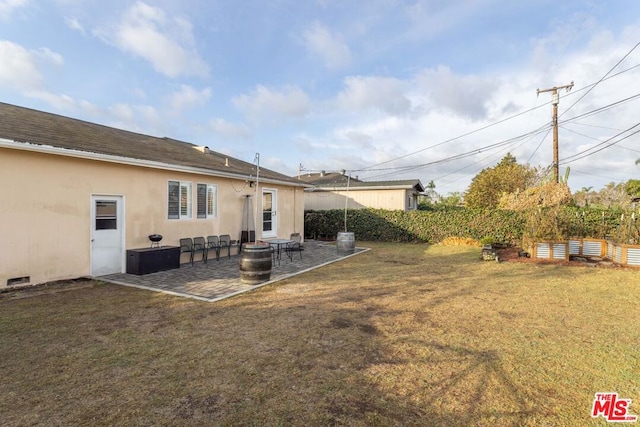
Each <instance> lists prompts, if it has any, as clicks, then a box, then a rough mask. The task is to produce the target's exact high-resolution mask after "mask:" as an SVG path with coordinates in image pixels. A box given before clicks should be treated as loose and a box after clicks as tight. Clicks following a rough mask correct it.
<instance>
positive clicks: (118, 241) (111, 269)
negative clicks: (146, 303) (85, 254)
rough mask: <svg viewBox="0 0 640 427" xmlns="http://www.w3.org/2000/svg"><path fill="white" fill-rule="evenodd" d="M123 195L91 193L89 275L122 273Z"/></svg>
mask: <svg viewBox="0 0 640 427" xmlns="http://www.w3.org/2000/svg"><path fill="white" fill-rule="evenodd" d="M123 213H124V207H123V199H122V196H91V275H92V276H94V277H95V276H103V275H105V274H113V273H123V272H124V268H123V265H124V215H123Z"/></svg>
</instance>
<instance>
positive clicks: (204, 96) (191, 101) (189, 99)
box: [169, 85, 211, 112]
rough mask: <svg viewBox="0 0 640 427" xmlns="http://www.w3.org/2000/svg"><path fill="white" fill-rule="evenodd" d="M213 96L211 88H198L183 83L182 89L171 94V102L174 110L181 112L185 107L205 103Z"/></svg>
mask: <svg viewBox="0 0 640 427" xmlns="http://www.w3.org/2000/svg"><path fill="white" fill-rule="evenodd" d="M209 98H211V88H209V87H207V88H204V89H202V90H196V89H194V88H193V87H191V86H188V85H181V86H180V90H179V91H177V92H175V93H173V94H172V95H171V96H170V99H169V104H170V105H171V108H172V109H173V110H174V111H177V112H180V111H183V110H185V109H189V108H193V107H198V106H201V105H204V103H205V102H207V100H209Z"/></svg>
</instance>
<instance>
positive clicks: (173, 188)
mask: <svg viewBox="0 0 640 427" xmlns="http://www.w3.org/2000/svg"><path fill="white" fill-rule="evenodd" d="M168 200H169V202H168V218H169V219H179V218H180V183H179V182H178V181H169V198H168Z"/></svg>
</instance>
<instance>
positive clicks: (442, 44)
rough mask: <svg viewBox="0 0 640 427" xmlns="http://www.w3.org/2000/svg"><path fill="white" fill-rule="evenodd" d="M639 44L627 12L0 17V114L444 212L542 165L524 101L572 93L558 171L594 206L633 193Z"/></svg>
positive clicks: (79, 7)
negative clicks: (321, 175)
mask: <svg viewBox="0 0 640 427" xmlns="http://www.w3.org/2000/svg"><path fill="white" fill-rule="evenodd" d="M639 42H640V2H636V1H634V0H627V1H621V0H611V1H606V0H592V1H586V0H585V1H571V0H568V1H562V2H557V1H551V0H549V1H547V0H539V1H513V0H508V1H507V0H476V1H468V0H459V1H456V0H449V1H444V0H413V1H402V0H369V1H350V0H341V1H334V0H317V1H313V0H309V1H300V0H270V1H257V0H239V1H230V0H179V1H177V0H159V1H154V0H146V1H125V0H109V1H103V0H100V1H98V0H50V1H36V0H0V64H1V65H0V101H2V102H7V103H10V104H16V105H20V106H25V107H29V108H34V109H38V110H43V111H48V112H53V113H57V114H61V115H65V116H69V117H74V118H78V119H82V120H87V121H91V122H95V123H101V124H105V125H108V126H114V127H118V128H123V129H127V130H131V131H135V132H140V133H145V134H149V135H154V136H167V137H171V138H175V139H180V140H183V141H187V142H190V143H194V144H197V145H206V146H208V147H209V148H211V149H212V150H215V151H219V152H223V153H226V154H228V155H231V156H234V157H238V158H240V159H243V160H246V161H248V162H252V161H253V160H254V158H255V154H256V153H260V163H261V166H263V167H268V168H271V169H274V170H277V171H279V172H282V173H286V174H289V175H295V174H296V173H297V172H298V167H299V165H302V167H303V171H319V170H326V171H338V170H341V169H345V170H347V171H349V173H351V174H352V176H358V177H359V178H360V179H365V180H390V179H410V178H417V179H420V180H421V181H422V182H423V183H424V184H427V183H428V182H429V181H431V180H433V181H434V182H435V184H436V191H438V192H439V193H441V194H447V193H450V192H454V191H464V190H466V188H467V187H468V186H469V183H470V182H471V179H472V178H473V177H474V176H475V175H476V174H477V173H478V172H479V171H481V170H482V169H484V168H487V167H491V166H494V165H495V164H496V163H497V162H498V161H499V160H500V159H501V158H502V157H504V155H505V154H506V153H507V152H511V153H512V154H513V155H515V156H516V158H517V159H518V161H519V162H520V163H530V164H531V165H533V166H547V165H549V164H551V163H552V160H553V154H552V136H551V133H550V132H548V131H549V129H550V123H551V106H550V101H551V96H550V94H548V93H541V94H540V95H539V96H538V95H537V93H536V90H537V89H546V88H550V87H553V86H561V85H566V84H569V83H570V82H571V81H574V82H575V85H574V87H573V89H572V91H571V92H568V93H567V92H565V91H561V92H560V106H559V111H560V114H561V117H560V131H559V133H560V168H561V172H562V173H564V169H565V167H566V166H570V167H571V173H570V179H569V184H570V186H571V188H572V190H573V191H576V190H579V189H581V188H583V187H593V189H600V188H602V187H604V186H605V185H606V184H607V183H609V182H625V181H627V180H628V179H640V166H636V165H635V160H636V159H639V158H640V144H639V143H638V141H639V140H640V139H639V138H640V135H631V134H632V133H633V132H635V131H637V130H639V129H640V126H639V127H638V128H634V127H633V126H635V125H637V124H638V123H639V120H640V118H639V117H640V116H639V115H638V114H637V113H636V112H637V111H638V109H639V107H640V96H638V98H633V96H635V95H639V94H640V67H638V68H633V67H635V66H638V65H640V47H638V48H637V49H634V48H635V46H636V45H637V44H638V43H639ZM623 58H624V60H623ZM621 60H622V62H620V61H621ZM596 83H597V84H596ZM594 84H596V85H595V86H594ZM629 97H632V98H631V99H630V100H627V101H624V102H620V101H622V100H624V99H626V98H629ZM628 129H631V130H629V131H627V130H628ZM616 135H618V136H616ZM611 138H613V139H611Z"/></svg>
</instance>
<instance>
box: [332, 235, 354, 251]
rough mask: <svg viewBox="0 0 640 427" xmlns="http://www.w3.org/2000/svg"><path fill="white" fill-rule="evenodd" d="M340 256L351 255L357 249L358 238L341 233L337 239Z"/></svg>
mask: <svg viewBox="0 0 640 427" xmlns="http://www.w3.org/2000/svg"><path fill="white" fill-rule="evenodd" d="M336 246H337V247H338V255H351V254H352V253H353V252H354V251H355V248H356V238H355V236H354V235H353V233H351V232H346V231H345V232H340V233H338V238H337V239H336Z"/></svg>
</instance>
